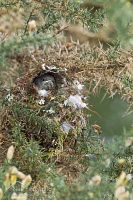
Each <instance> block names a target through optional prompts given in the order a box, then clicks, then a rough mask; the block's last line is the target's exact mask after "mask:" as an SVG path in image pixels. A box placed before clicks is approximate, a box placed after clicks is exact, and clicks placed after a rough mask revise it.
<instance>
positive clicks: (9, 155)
mask: <svg viewBox="0 0 133 200" xmlns="http://www.w3.org/2000/svg"><path fill="white" fill-rule="evenodd" d="M14 151H15V149H14V146H13V145H12V146H10V147H9V148H8V151H7V156H6V157H7V160H8V161H10V160H12V158H13V155H14Z"/></svg>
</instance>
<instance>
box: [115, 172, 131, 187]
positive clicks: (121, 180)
mask: <svg viewBox="0 0 133 200" xmlns="http://www.w3.org/2000/svg"><path fill="white" fill-rule="evenodd" d="M131 179H132V176H131V174H127V175H126V173H125V172H121V174H120V176H119V177H118V179H117V180H116V187H119V186H124V185H127V183H128V181H130V180H131Z"/></svg>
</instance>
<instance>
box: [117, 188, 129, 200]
mask: <svg viewBox="0 0 133 200" xmlns="http://www.w3.org/2000/svg"><path fill="white" fill-rule="evenodd" d="M115 198H116V199H118V200H128V199H129V192H128V191H126V190H125V187H124V186H120V187H118V188H117V189H116V191H115Z"/></svg>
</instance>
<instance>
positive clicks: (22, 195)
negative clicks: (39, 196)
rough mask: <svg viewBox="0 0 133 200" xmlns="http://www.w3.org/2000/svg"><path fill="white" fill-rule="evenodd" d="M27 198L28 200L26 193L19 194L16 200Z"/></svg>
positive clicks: (25, 199)
mask: <svg viewBox="0 0 133 200" xmlns="http://www.w3.org/2000/svg"><path fill="white" fill-rule="evenodd" d="M27 198H28V195H27V193H20V194H19V195H18V196H17V200H27Z"/></svg>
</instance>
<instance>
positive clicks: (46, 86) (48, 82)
mask: <svg viewBox="0 0 133 200" xmlns="http://www.w3.org/2000/svg"><path fill="white" fill-rule="evenodd" d="M33 85H34V86H35V87H36V88H37V89H38V90H46V91H48V90H54V89H56V80H55V77H54V76H53V75H50V74H49V73H48V74H47V73H46V74H41V75H38V76H37V77H35V78H34V79H33Z"/></svg>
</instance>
